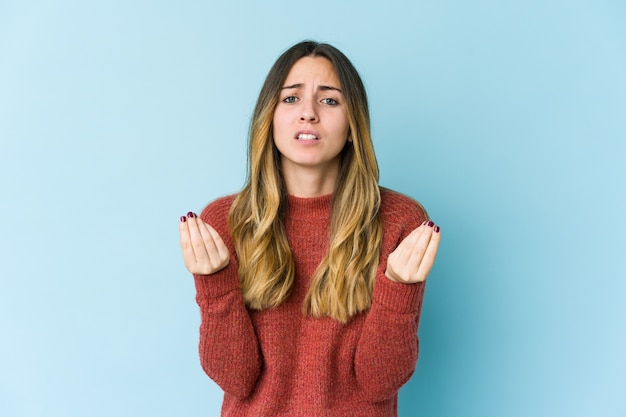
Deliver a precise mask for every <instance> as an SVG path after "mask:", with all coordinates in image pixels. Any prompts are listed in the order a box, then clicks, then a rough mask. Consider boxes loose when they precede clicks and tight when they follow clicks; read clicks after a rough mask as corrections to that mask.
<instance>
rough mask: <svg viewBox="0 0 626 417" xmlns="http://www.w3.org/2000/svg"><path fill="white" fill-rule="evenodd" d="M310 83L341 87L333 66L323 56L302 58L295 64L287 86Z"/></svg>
mask: <svg viewBox="0 0 626 417" xmlns="http://www.w3.org/2000/svg"><path fill="white" fill-rule="evenodd" d="M309 83H312V84H324V85H329V86H333V87H337V88H339V87H340V85H339V77H338V76H337V71H335V68H334V67H333V64H332V63H331V62H330V61H329V60H328V59H326V58H324V57H321V56H316V57H310V56H307V57H304V58H300V59H299V60H298V61H296V63H295V64H293V67H291V70H289V74H287V79H286V80H285V85H291V84H309Z"/></svg>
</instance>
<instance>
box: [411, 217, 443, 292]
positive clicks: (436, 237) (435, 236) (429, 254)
mask: <svg viewBox="0 0 626 417" xmlns="http://www.w3.org/2000/svg"><path fill="white" fill-rule="evenodd" d="M440 240H441V233H440V229H439V226H435V227H434V230H433V233H432V235H431V238H430V242H428V247H427V248H426V252H425V253H424V257H423V258H422V262H421V263H420V266H419V270H418V272H417V279H418V281H424V280H425V279H426V278H427V277H428V275H429V274H430V270H431V269H432V267H433V265H434V263H435V258H436V257H437V251H438V250H439V242H440Z"/></svg>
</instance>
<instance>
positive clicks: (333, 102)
mask: <svg viewBox="0 0 626 417" xmlns="http://www.w3.org/2000/svg"><path fill="white" fill-rule="evenodd" d="M322 103H324V104H328V105H329V106H336V105H337V104H339V102H338V101H337V100H335V99H334V98H324V99H322Z"/></svg>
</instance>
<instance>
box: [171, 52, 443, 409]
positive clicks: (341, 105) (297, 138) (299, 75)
mask: <svg viewBox="0 0 626 417" xmlns="http://www.w3.org/2000/svg"><path fill="white" fill-rule="evenodd" d="M180 237H181V246H182V251H183V257H184V260H185V265H186V267H187V269H188V270H189V271H190V272H191V273H193V275H194V279H195V284H196V290H197V297H196V299H197V302H198V305H199V306H200V312H201V320H202V323H201V326H200V349H199V350H200V360H201V363H202V367H203V368H204V370H205V372H206V373H207V374H208V376H209V377H211V378H212V379H213V380H214V381H215V382H216V383H217V384H218V385H219V386H220V387H221V388H222V389H223V390H224V402H223V405H222V415H223V416H255V417H259V416H290V417H293V416H306V417H324V416H329V417H330V416H332V417H342V416H358V417H390V416H396V415H397V400H398V390H399V389H400V387H401V386H402V385H403V384H404V383H406V382H407V380H408V379H409V378H410V377H411V375H412V374H413V371H414V369H415V364H416V361H417V355H418V339H417V327H418V322H419V317H420V311H421V306H422V298H423V294H424V285H425V280H426V277H427V275H428V273H429V272H430V269H431V267H432V265H433V262H434V260H435V255H436V253H437V247H438V244H439V239H440V233H439V227H438V226H436V225H434V223H433V222H432V221H429V220H428V218H427V214H426V212H425V211H424V209H423V208H422V206H420V205H419V204H418V203H417V202H415V201H414V200H412V199H410V198H408V197H406V196H404V195H401V194H399V193H396V192H393V191H390V190H387V189H384V188H381V187H379V185H378V167H377V163H376V158H375V156H374V149H373V145H372V140H371V137H370V122H369V112H368V104H367V97H366V93H365V89H364V87H363V83H362V81H361V79H360V77H359V75H358V73H357V71H356V70H355V68H354V67H353V66H352V64H351V63H350V61H349V60H348V59H347V58H346V57H345V56H344V55H343V54H342V53H341V52H340V51H338V50H337V49H335V48H334V47H332V46H330V45H327V44H319V43H315V42H302V43H299V44H297V45H294V46H293V47H291V48H290V49H289V50H287V51H286V52H284V53H283V54H282V55H281V56H280V57H279V58H278V60H277V61H276V63H275V64H274V66H273V67H272V69H271V70H270V72H269V74H268V76H267V78H266V80H265V83H264V85H263V88H262V90H261V93H260V95H259V98H258V101H257V104H256V108H255V111H254V115H253V118H252V123H251V128H250V144H249V172H248V178H247V182H246V184H245V186H244V188H243V189H242V190H241V192H239V193H238V194H236V195H232V196H228V197H223V198H220V199H218V200H216V201H214V202H212V203H211V204H209V205H208V206H207V207H206V208H205V209H204V210H203V211H202V214H201V215H200V217H198V216H196V215H195V214H194V213H193V212H189V213H188V214H187V216H183V217H181V219H180Z"/></svg>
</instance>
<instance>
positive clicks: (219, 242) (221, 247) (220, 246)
mask: <svg viewBox="0 0 626 417" xmlns="http://www.w3.org/2000/svg"><path fill="white" fill-rule="evenodd" d="M204 225H205V226H206V228H207V230H208V231H209V233H211V235H212V236H213V241H214V242H215V246H216V247H217V250H218V252H219V254H220V257H221V258H224V257H230V252H229V251H228V248H227V247H226V244H225V243H224V240H223V239H222V236H220V234H219V233H218V232H217V230H215V229H214V228H213V227H212V226H211V225H210V224H208V223H204Z"/></svg>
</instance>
